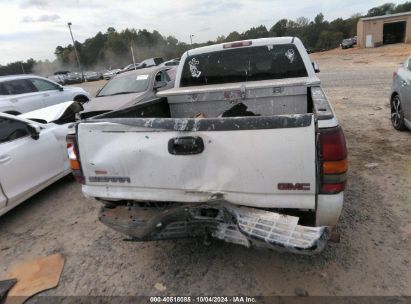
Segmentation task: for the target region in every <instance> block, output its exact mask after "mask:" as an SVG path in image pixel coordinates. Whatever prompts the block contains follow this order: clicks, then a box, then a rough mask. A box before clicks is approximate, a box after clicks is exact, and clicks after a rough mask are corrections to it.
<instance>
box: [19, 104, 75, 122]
mask: <svg viewBox="0 0 411 304" xmlns="http://www.w3.org/2000/svg"><path fill="white" fill-rule="evenodd" d="M74 102H75V101H66V102H62V103H59V104H56V105H54V106H50V107H47V108H42V109H38V110H35V111H31V112H27V113H24V114H21V115H19V117H22V118H25V119H29V120H30V119H41V120H45V121H46V122H47V123H49V122H52V121H55V120H57V119H59V118H60V117H61V115H63V114H64V112H65V111H66V109H67V108H68V107H69V106H71V105H72V104H73V103H74Z"/></svg>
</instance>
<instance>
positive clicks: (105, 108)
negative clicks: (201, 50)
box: [80, 67, 176, 118]
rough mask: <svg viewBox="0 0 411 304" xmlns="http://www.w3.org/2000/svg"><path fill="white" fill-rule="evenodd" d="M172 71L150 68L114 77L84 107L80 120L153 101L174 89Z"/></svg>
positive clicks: (173, 70)
mask: <svg viewBox="0 0 411 304" xmlns="http://www.w3.org/2000/svg"><path fill="white" fill-rule="evenodd" d="M175 70H176V68H175V67H150V68H144V69H139V70H132V71H130V72H125V73H122V74H119V75H116V76H115V77H114V78H112V79H111V80H110V81H108V82H107V83H106V84H105V85H104V87H103V88H102V89H101V90H99V91H98V93H97V95H96V97H95V98H92V99H91V100H90V101H89V102H87V103H85V104H84V111H83V112H81V113H80V116H81V118H89V117H92V116H95V115H99V114H102V113H105V112H109V111H113V110H119V109H124V108H128V107H131V106H133V105H136V104H137V103H141V102H144V101H149V100H152V99H154V98H156V93H157V92H158V91H162V90H166V89H170V88H172V87H174V80H175Z"/></svg>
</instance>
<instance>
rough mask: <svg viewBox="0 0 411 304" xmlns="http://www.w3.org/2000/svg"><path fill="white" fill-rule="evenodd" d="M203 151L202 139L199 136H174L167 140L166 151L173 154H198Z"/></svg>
mask: <svg viewBox="0 0 411 304" xmlns="http://www.w3.org/2000/svg"><path fill="white" fill-rule="evenodd" d="M203 151H204V142H203V139H202V138H201V137H199V136H195V137H192V136H185V137H174V138H172V139H170V140H169V141H168V152H169V153H170V154H174V155H192V154H200V153H202V152H203Z"/></svg>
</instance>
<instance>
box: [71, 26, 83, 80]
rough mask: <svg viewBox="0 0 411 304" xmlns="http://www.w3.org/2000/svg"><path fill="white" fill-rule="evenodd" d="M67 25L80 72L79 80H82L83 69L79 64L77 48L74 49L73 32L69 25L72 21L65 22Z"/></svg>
mask: <svg viewBox="0 0 411 304" xmlns="http://www.w3.org/2000/svg"><path fill="white" fill-rule="evenodd" d="M67 25H68V28H69V30H70V35H71V40H72V41H73V47H74V53H75V54H76V58H77V65H78V69H79V70H80V72H81V80H82V81H84V74H83V69H82V68H81V65H80V59H79V58H78V54H77V49H76V44H75V43H74V38H73V33H72V32H71V25H72V23H71V22H69V23H67Z"/></svg>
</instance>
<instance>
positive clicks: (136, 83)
mask: <svg viewBox="0 0 411 304" xmlns="http://www.w3.org/2000/svg"><path fill="white" fill-rule="evenodd" d="M149 79H150V75H148V74H144V75H136V74H135V73H132V74H130V75H122V76H121V77H116V78H113V79H112V80H110V81H109V82H107V84H106V85H105V86H104V87H103V88H102V89H101V91H100V92H99V93H98V95H97V97H102V96H113V95H119V94H127V93H138V92H144V91H145V90H147V88H148V83H149Z"/></svg>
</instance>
